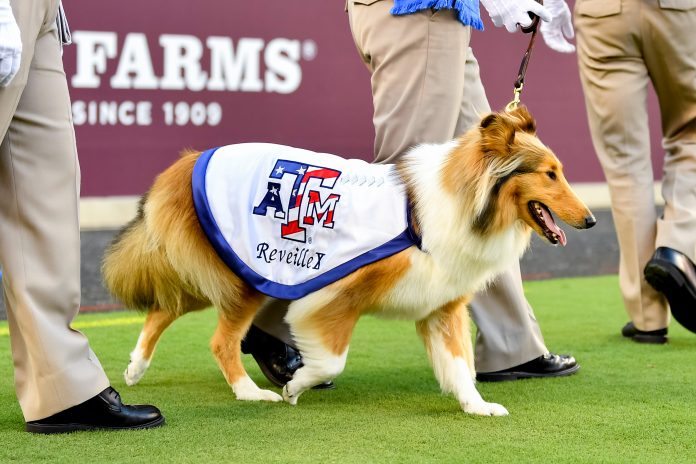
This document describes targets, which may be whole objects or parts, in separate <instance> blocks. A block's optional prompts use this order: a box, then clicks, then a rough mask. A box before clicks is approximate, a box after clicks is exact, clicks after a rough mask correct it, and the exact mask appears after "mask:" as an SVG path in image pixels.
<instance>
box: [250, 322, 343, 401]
mask: <svg viewBox="0 0 696 464" xmlns="http://www.w3.org/2000/svg"><path fill="white" fill-rule="evenodd" d="M242 353H244V354H251V355H252V356H253V357H254V360H255V361H256V363H257V364H258V365H259V368H260V369H261V372H263V375H265V376H266V378H267V379H268V380H270V381H271V383H272V384H273V385H275V386H277V387H283V386H285V384H286V383H288V382H289V381H290V380H292V375H293V374H294V373H295V371H296V370H297V369H299V368H300V367H302V366H303V364H302V356H301V355H300V352H299V351H297V350H296V349H295V348H293V347H291V346H290V345H286V344H285V343H283V342H282V341H280V340H278V339H277V338H275V337H273V336H271V335H269V334H267V333H266V332H264V331H262V330H261V329H259V328H258V327H256V326H254V325H252V326H251V327H250V328H249V332H247V334H246V336H245V337H244V340H242ZM313 388H314V389H316V390H329V389H332V388H336V386H335V385H334V383H333V382H331V381H328V382H324V383H321V384H319V385H315V386H314V387H313Z"/></svg>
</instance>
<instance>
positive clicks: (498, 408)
mask: <svg viewBox="0 0 696 464" xmlns="http://www.w3.org/2000/svg"><path fill="white" fill-rule="evenodd" d="M462 409H464V412H467V413H469V414H477V415H479V416H507V415H508V414H510V413H509V412H508V410H507V409H505V407H504V406H502V405H500V404H497V403H486V402H485V401H477V402H474V403H462Z"/></svg>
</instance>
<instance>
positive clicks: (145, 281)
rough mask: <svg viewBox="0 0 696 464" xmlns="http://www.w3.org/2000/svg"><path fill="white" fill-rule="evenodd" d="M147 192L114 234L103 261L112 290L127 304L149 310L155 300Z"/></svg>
mask: <svg viewBox="0 0 696 464" xmlns="http://www.w3.org/2000/svg"><path fill="white" fill-rule="evenodd" d="M146 203H147V194H146V195H144V196H143V197H142V198H141V199H140V203H139V204H138V214H137V216H136V217H135V219H133V220H132V221H131V222H130V223H128V225H126V227H125V228H123V230H121V231H120V232H119V234H118V235H117V236H116V237H115V238H114V240H113V242H111V245H110V246H109V247H108V248H107V249H106V252H105V254H104V259H103V261H102V277H103V279H104V285H105V286H106V288H107V289H108V290H109V292H110V293H111V294H112V295H113V296H114V297H115V298H117V299H118V300H119V301H121V302H122V303H123V304H124V305H125V306H126V307H128V308H132V309H142V310H146V309H149V308H151V307H152V306H153V305H154V303H155V291H154V288H152V276H151V272H150V270H149V267H150V266H151V264H152V256H151V255H152V253H150V252H148V248H149V247H148V243H149V240H148V237H147V232H146V228H145V211H144V210H145V204H146Z"/></svg>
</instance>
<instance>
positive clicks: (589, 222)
mask: <svg viewBox="0 0 696 464" xmlns="http://www.w3.org/2000/svg"><path fill="white" fill-rule="evenodd" d="M595 224H597V220H596V219H595V217H594V215H592V214H590V215H589V216H587V217H586V218H585V229H589V228H590V227H593V226H594V225H595Z"/></svg>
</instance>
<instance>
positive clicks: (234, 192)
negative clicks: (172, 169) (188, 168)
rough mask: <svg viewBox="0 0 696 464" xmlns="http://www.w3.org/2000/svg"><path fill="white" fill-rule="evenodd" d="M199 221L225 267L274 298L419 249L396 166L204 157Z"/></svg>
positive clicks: (234, 149)
mask: <svg viewBox="0 0 696 464" xmlns="http://www.w3.org/2000/svg"><path fill="white" fill-rule="evenodd" d="M192 187H193V199H194V205H195V208H196V213H197V215H198V219H199V221H200V223H201V226H202V227H203V230H204V231H205V234H206V235H207V237H208V239H209V240H210V242H211V243H212V245H213V247H214V248H215V250H216V251H217V253H218V254H219V255H220V257H221V258H222V260H223V261H224V262H225V263H226V264H227V265H228V266H229V267H230V268H231V269H232V270H233V271H234V272H235V273H236V274H237V275H238V276H240V277H241V278H243V279H244V280H245V281H246V282H247V283H248V284H250V285H252V286H253V287H254V288H256V289H257V290H259V291H260V292H262V293H265V294H266V295H270V296H272V297H275V298H282V299H297V298H301V297H303V296H305V295H307V294H308V293H311V292H313V291H316V290H318V289H319V288H321V287H324V286H326V285H328V284H330V283H332V282H334V281H336V280H338V279H340V278H342V277H344V276H346V275H347V274H350V273H351V272H353V271H355V270H356V269H358V268H360V267H362V266H365V265H366V264H369V263H372V262H374V261H377V260H380V259H383V258H386V257H388V256H391V255H393V254H395V253H398V252H399V251H401V250H404V249H406V248H408V247H410V246H413V245H416V246H419V245H420V239H419V237H418V236H417V234H415V233H414V231H413V229H412V228H411V226H410V211H409V208H408V201H407V198H406V194H405V191H404V186H403V184H402V182H401V180H400V178H399V176H398V175H397V173H396V172H395V170H394V166H393V165H375V164H369V163H366V162H365V161H362V160H356V159H351V160H347V159H344V158H340V157H338V156H334V155H330V154H326V153H315V152H312V151H308V150H302V149H298V148H292V147H287V146H282V145H273V144H266V143H248V144H240V145H228V146H225V147H220V148H216V149H211V150H208V151H206V152H204V153H203V154H202V155H201V156H200V158H199V159H198V161H197V162H196V166H195V167H194V170H193V178H192Z"/></svg>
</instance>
